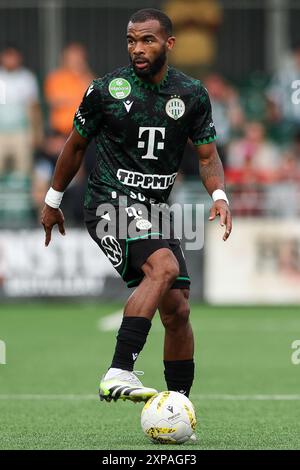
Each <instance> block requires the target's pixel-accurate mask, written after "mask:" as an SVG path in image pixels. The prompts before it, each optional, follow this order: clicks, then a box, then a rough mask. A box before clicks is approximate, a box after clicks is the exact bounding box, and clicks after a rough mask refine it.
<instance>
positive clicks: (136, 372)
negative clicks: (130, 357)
mask: <svg viewBox="0 0 300 470" xmlns="http://www.w3.org/2000/svg"><path fill="white" fill-rule="evenodd" d="M141 375H144V372H143V371H142V370H134V371H132V372H131V373H130V375H128V379H127V378H126V380H127V381H128V382H131V383H133V384H136V385H137V384H138V385H140V384H141V382H140V380H139V379H138V376H141Z"/></svg>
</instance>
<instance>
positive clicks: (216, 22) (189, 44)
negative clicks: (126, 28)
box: [163, 0, 223, 76]
mask: <svg viewBox="0 0 300 470" xmlns="http://www.w3.org/2000/svg"><path fill="white" fill-rule="evenodd" d="M163 8H164V11H165V12H166V13H167V15H169V16H170V18H171V19H172V21H173V24H174V28H175V36H176V38H177V45H176V48H175V49H174V51H172V57H171V60H172V63H173V64H174V65H175V66H180V67H184V68H185V70H186V72H188V73H191V74H192V75H196V74H197V75H199V74H200V75H201V76H203V75H204V74H206V73H207V72H208V70H211V67H212V66H213V64H214V62H215V60H216V56H217V38H216V33H217V31H218V29H219V27H220V25H221V23H222V20H223V11H222V5H221V2H220V1H219V0H185V1H182V0H168V1H166V2H165V3H164V4H163Z"/></svg>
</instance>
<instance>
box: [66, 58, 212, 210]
mask: <svg viewBox="0 0 300 470" xmlns="http://www.w3.org/2000/svg"><path fill="white" fill-rule="evenodd" d="M74 125H75V127H76V129H77V131H78V132H79V133H80V134H81V135H82V136H83V137H85V138H87V139H92V138H95V142H96V147H97V161H96V165H95V168H94V170H93V171H92V173H91V174H90V176H89V181H88V188H87V192H86V197H85V207H87V208H91V209H92V208H96V207H97V206H98V205H99V204H100V203H103V202H110V203H112V204H114V205H117V204H118V196H120V195H124V196H129V197H131V198H133V199H137V198H138V199H139V200H140V201H143V200H145V198H146V201H150V202H156V203H157V202H167V199H168V197H169V194H170V192H171V189H172V186H173V184H174V181H175V178H176V175H177V171H178V169H179V166H180V162H181V159H182V155H183V152H184V148H185V145H186V142H187V139H188V138H190V139H191V140H192V141H193V143H194V144H195V145H201V144H207V143H210V142H212V141H214V140H215V139H216V131H215V127H214V123H213V121H212V115H211V104H210V99H209V96H208V93H207V90H206V88H204V86H203V85H202V84H201V82H200V81H199V80H195V79H193V78H191V77H188V76H187V75H185V74H184V73H182V72H180V71H179V70H177V69H175V68H173V67H169V68H168V72H167V74H166V76H165V78H164V79H163V80H162V82H160V83H159V84H158V85H151V84H148V83H146V82H144V81H142V80H140V79H139V78H138V77H137V76H136V75H135V73H134V70H133V68H132V66H128V67H122V68H119V69H117V70H115V71H114V72H112V73H109V74H107V75H105V76H104V77H103V78H98V79H96V80H94V81H93V82H92V84H91V85H90V87H89V88H88V90H87V91H86V93H85V96H84V98H83V100H82V103H81V105H80V107H79V108H78V110H77V112H76V114H75V118H74Z"/></svg>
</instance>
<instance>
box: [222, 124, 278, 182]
mask: <svg viewBox="0 0 300 470" xmlns="http://www.w3.org/2000/svg"><path fill="white" fill-rule="evenodd" d="M279 157H280V154H279V149H278V147H277V146H275V145H274V144H273V143H272V142H270V141H269V140H267V138H266V134H265V128H264V125H263V124H262V123H261V122H257V121H253V122H248V123H246V125H245V135H244V137H242V138H241V139H236V140H233V141H232V142H231V143H230V145H229V147H228V160H227V177H228V181H229V182H233V183H234V182H238V183H244V184H247V183H270V182H272V181H274V180H275V179H276V178H277V174H278V168H279V163H280V160H279Z"/></svg>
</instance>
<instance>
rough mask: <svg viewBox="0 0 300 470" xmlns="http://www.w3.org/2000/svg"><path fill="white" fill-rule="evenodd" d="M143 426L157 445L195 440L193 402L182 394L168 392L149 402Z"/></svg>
mask: <svg viewBox="0 0 300 470" xmlns="http://www.w3.org/2000/svg"><path fill="white" fill-rule="evenodd" d="M141 425H142V429H143V431H144V433H145V435H146V436H147V437H148V438H149V439H151V441H153V442H155V443H160V444H183V443H184V442H187V441H188V440H189V439H194V438H195V434H194V433H195V429H196V414H195V410H194V407H193V404H192V402H191V401H190V400H189V399H188V398H187V397H185V396H184V395H183V394H182V393H178V392H171V391H166V392H161V393H157V394H156V395H154V396H153V397H152V398H150V400H148V401H147V403H146V404H145V406H144V408H143V410H142V415H141Z"/></svg>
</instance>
